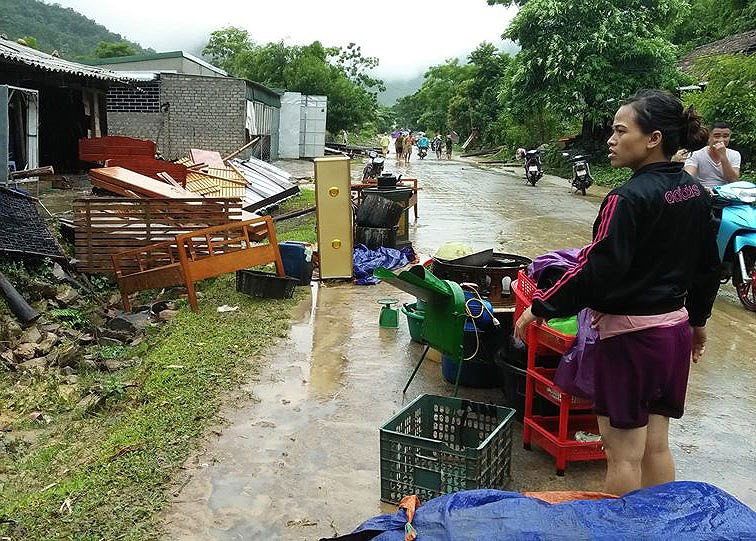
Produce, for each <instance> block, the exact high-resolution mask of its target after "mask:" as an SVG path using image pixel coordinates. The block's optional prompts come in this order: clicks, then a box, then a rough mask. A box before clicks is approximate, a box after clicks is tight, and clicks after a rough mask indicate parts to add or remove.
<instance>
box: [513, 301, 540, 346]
mask: <svg viewBox="0 0 756 541" xmlns="http://www.w3.org/2000/svg"><path fill="white" fill-rule="evenodd" d="M534 321H540V318H537V317H535V316H534V315H533V312H532V311H531V310H530V307H529V306H528V308H527V309H526V310H525V311H524V312H523V313H522V315H521V316H520V319H518V320H517V323H515V329H514V334H515V336H516V337H517V338H519V339H520V340H522V341H523V342H527V338H528V327H529V326H530V324H531V323H533V322H534Z"/></svg>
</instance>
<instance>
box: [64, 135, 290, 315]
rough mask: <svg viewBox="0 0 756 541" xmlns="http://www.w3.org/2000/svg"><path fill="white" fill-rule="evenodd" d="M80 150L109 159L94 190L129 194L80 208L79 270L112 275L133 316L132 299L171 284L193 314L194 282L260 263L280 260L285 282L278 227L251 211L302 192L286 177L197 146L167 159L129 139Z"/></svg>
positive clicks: (96, 173) (92, 142)
mask: <svg viewBox="0 0 756 541" xmlns="http://www.w3.org/2000/svg"><path fill="white" fill-rule="evenodd" d="M79 149H80V155H81V157H82V159H89V160H93V159H97V160H98V161H102V162H104V165H105V167H96V168H93V169H91V170H90V171H89V175H90V179H91V181H92V184H93V185H94V186H95V187H96V188H98V189H100V190H104V191H107V192H110V193H113V194H117V195H120V196H122V197H121V198H101V197H100V198H84V199H77V200H76V201H75V202H74V228H75V230H76V233H75V247H76V256H77V258H78V259H79V261H80V263H79V265H80V268H81V269H82V270H86V271H88V272H113V273H114V274H115V276H116V280H117V282H118V286H119V289H120V290H121V295H122V299H123V305H124V308H125V309H126V310H128V309H129V308H130V305H131V302H130V300H129V297H128V295H129V294H131V293H134V292H136V291H140V290H144V289H152V288H158V287H167V286H174V285H184V286H185V287H186V288H187V291H188V294H189V302H190V304H191V306H192V308H193V309H194V310H196V309H197V301H196V295H195V294H194V281H196V280H201V279H204V278H208V277H211V276H218V275H220V274H224V273H227V272H233V271H237V270H241V269H245V268H247V267H250V266H254V265H261V264H266V263H275V264H276V270H277V274H278V276H279V277H284V276H285V273H284V270H283V264H282V262H281V257H280V254H279V252H278V245H277V244H276V238H275V231H274V228H273V222H272V220H271V219H270V218H260V217H258V216H257V215H255V214H253V213H252V212H253V211H260V210H264V209H267V208H269V207H271V206H273V205H275V204H278V203H280V202H281V201H283V200H284V199H286V198H288V197H291V196H292V195H295V194H297V193H298V192H299V188H298V187H297V186H296V185H294V184H293V183H291V182H290V176H289V175H288V173H285V172H284V171H282V170H280V169H278V168H276V167H274V166H271V165H269V164H267V163H265V162H260V161H259V160H254V159H251V160H236V159H233V160H231V159H230V158H232V157H233V156H234V155H235V154H237V153H238V152H237V153H234V154H232V155H229V156H227V157H226V158H225V159H224V158H222V157H221V155H220V154H219V153H217V152H213V151H205V150H198V149H192V150H191V152H190V155H189V156H188V157H187V158H184V159H182V160H179V162H177V163H172V162H163V161H162V160H158V159H157V158H155V156H154V152H155V147H154V143H152V142H151V141H140V140H133V139H130V138H128V137H102V138H97V139H82V140H80V142H79ZM241 150H242V149H240V151H241ZM161 164H165V165H166V167H161ZM127 166H128V167H127ZM161 169H162V170H161ZM171 170H172V171H173V175H172V174H171V173H170V172H169V171H171ZM174 175H175V177H177V178H174ZM241 220H244V221H241ZM265 238H267V239H268V242H267V243H263V242H262V241H263V240H264V239H265Z"/></svg>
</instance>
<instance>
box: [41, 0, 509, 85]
mask: <svg viewBox="0 0 756 541" xmlns="http://www.w3.org/2000/svg"><path fill="white" fill-rule="evenodd" d="M46 1H47V2H50V3H52V2H53V0H46ZM54 1H55V2H56V3H58V4H60V5H62V6H65V7H71V8H73V9H74V10H76V11H78V12H79V13H82V14H83V15H85V16H87V17H89V18H90V19H94V20H95V21H97V22H98V23H100V24H102V25H104V26H106V27H107V28H108V29H109V30H111V31H112V32H116V33H118V34H121V35H122V36H124V37H125V38H127V39H130V40H132V41H136V42H137V43H139V44H140V45H142V46H143V47H146V48H147V47H151V48H152V49H155V50H156V51H173V50H178V49H183V50H185V51H199V50H201V49H202V46H204V44H205V43H207V38H208V35H209V33H210V32H212V31H213V30H216V29H219V28H222V27H224V26H229V25H233V26H238V27H242V28H245V29H246V30H248V31H249V33H250V35H251V36H252V38H253V40H254V41H256V42H261V43H265V42H268V41H278V40H281V39H283V40H284V41H285V42H286V43H288V44H303V43H311V42H312V41H314V40H316V39H317V40H320V41H321V42H323V43H324V44H325V45H346V44H348V43H349V42H355V43H357V44H358V45H361V46H362V51H363V54H365V55H368V56H377V57H378V58H380V61H381V64H380V67H379V69H378V70H377V73H378V74H379V75H380V76H382V77H386V78H402V77H411V76H414V75H417V74H418V73H421V72H423V71H424V70H425V69H426V68H427V67H428V66H431V65H434V64H438V63H439V62H442V61H443V60H445V59H446V58H450V57H458V56H462V55H465V54H466V53H468V52H470V51H471V50H473V49H474V48H475V46H476V45H477V44H479V43H480V42H482V41H490V42H492V43H495V44H497V45H499V46H501V47H503V48H505V49H509V48H511V44H510V46H509V47H507V45H505V44H504V43H503V42H502V40H501V34H502V32H503V31H504V29H505V28H506V26H507V24H508V23H509V21H510V20H511V19H512V17H513V16H514V14H515V10H514V9H513V8H509V7H505V6H489V5H488V4H487V3H486V0H430V1H423V0H414V1H413V0H409V1H407V0H405V1H401V2H397V1H389V2H376V1H368V0H274V1H270V0H268V1H262V0H214V1H212V2H209V1H204V2H196V3H195V2H187V1H186V0H181V1H179V0H127V1H123V0H117V1H116V0H54Z"/></svg>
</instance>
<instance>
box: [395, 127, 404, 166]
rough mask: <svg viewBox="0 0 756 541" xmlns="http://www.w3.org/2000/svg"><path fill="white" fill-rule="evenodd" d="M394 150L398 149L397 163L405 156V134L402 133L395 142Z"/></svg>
mask: <svg viewBox="0 0 756 541" xmlns="http://www.w3.org/2000/svg"><path fill="white" fill-rule="evenodd" d="M394 150H395V151H396V163H399V162H400V161H402V158H403V157H404V134H403V133H400V134H399V137H397V138H396V141H395V142H394Z"/></svg>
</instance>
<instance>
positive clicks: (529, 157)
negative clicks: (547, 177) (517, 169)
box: [525, 150, 543, 186]
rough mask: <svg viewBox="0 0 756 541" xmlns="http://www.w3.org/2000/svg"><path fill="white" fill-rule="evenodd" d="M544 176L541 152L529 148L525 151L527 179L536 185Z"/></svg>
mask: <svg viewBox="0 0 756 541" xmlns="http://www.w3.org/2000/svg"><path fill="white" fill-rule="evenodd" d="M542 177H543V166H542V165H541V153H540V152H539V151H538V150H528V151H527V152H525V180H527V181H528V182H530V184H532V185H533V186H535V185H536V182H538V181H539V180H541V178H542Z"/></svg>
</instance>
